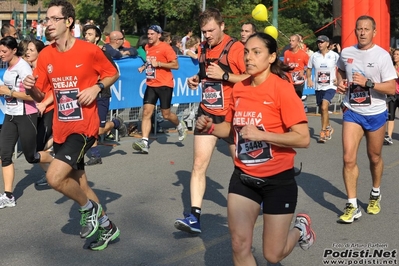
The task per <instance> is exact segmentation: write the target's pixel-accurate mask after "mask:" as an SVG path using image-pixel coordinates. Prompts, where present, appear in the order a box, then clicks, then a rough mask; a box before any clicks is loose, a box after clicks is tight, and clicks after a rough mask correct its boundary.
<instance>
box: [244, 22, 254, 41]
mask: <svg viewBox="0 0 399 266" xmlns="http://www.w3.org/2000/svg"><path fill="white" fill-rule="evenodd" d="M254 33H256V26H255V24H253V23H251V22H246V23H244V24H242V26H241V42H242V44H244V45H245V43H246V42H247V40H248V38H249V36H251V35H252V34H254Z"/></svg>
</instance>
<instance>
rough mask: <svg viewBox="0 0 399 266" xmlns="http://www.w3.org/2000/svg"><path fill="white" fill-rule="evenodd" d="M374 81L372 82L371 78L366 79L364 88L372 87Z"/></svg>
mask: <svg viewBox="0 0 399 266" xmlns="http://www.w3.org/2000/svg"><path fill="white" fill-rule="evenodd" d="M374 85H375V84H374V82H372V81H371V79H367V81H366V88H369V89H374Z"/></svg>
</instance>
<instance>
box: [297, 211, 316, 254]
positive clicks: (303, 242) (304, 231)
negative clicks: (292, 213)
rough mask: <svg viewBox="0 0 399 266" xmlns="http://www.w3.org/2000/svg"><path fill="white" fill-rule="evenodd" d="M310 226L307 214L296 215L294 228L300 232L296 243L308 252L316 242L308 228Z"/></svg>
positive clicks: (314, 235) (314, 236) (310, 229)
mask: <svg viewBox="0 0 399 266" xmlns="http://www.w3.org/2000/svg"><path fill="white" fill-rule="evenodd" d="M311 225H312V221H311V220H310V217H309V216H308V215H307V214H304V213H298V215H297V216H296V219H295V227H296V228H298V229H299V230H300V231H301V237H300V238H299V241H298V243H299V246H300V247H301V248H302V249H303V250H308V249H309V248H310V247H311V246H312V245H313V243H314V242H315V241H316V234H315V232H314V231H313V230H312V228H311V227H310V226H311Z"/></svg>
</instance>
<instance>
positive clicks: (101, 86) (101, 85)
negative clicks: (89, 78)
mask: <svg viewBox="0 0 399 266" xmlns="http://www.w3.org/2000/svg"><path fill="white" fill-rule="evenodd" d="M96 85H98V87H100V89H101V91H103V90H104V89H105V87H104V84H102V83H101V82H97V83H96Z"/></svg>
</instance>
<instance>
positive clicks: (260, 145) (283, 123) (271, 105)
mask: <svg viewBox="0 0 399 266" xmlns="http://www.w3.org/2000/svg"><path fill="white" fill-rule="evenodd" d="M250 83H251V79H250V78H248V79H246V80H244V81H242V82H240V83H237V84H236V85H235V86H234V89H233V92H232V98H231V101H230V106H229V110H228V112H227V114H226V117H225V121H226V122H231V123H232V128H233V130H234V141H235V145H236V154H235V159H234V164H235V165H236V166H237V167H239V168H240V169H241V170H242V171H243V172H244V173H246V174H248V175H252V176H256V177H268V176H272V175H275V174H278V173H281V172H283V171H285V170H288V169H291V168H292V167H294V157H295V154H296V152H295V151H294V149H292V148H283V147H278V146H275V145H272V144H269V143H267V142H265V141H250V140H245V139H243V138H242V137H241V136H240V135H239V134H238V133H239V131H240V130H241V128H242V127H243V126H245V125H248V124H249V125H255V126H256V127H258V128H259V129H260V130H262V131H269V132H274V133H281V134H282V133H284V132H288V131H289V129H290V127H292V126H293V125H296V124H299V123H302V122H307V118H306V114H305V112H304V109H303V104H302V102H301V100H300V99H299V98H298V96H297V94H296V93H295V90H294V88H293V85H292V84H290V83H289V82H288V81H286V80H283V79H281V78H280V77H278V76H277V75H274V74H270V76H269V77H268V78H267V79H266V81H265V82H263V83H262V84H261V85H259V86H257V87H252V86H251V85H250Z"/></svg>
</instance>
